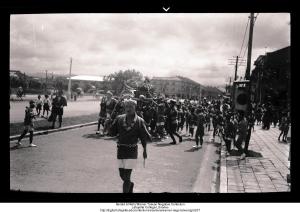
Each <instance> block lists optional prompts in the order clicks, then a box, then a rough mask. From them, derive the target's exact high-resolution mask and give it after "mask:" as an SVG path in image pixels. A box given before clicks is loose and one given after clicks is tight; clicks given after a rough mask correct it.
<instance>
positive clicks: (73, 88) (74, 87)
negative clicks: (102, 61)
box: [72, 83, 79, 92]
mask: <svg viewBox="0 0 300 212" xmlns="http://www.w3.org/2000/svg"><path fill="white" fill-rule="evenodd" d="M78 87H79V84H78V83H74V84H72V91H73V92H75V91H76V89H77V88H78Z"/></svg>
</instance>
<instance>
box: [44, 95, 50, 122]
mask: <svg viewBox="0 0 300 212" xmlns="http://www.w3.org/2000/svg"><path fill="white" fill-rule="evenodd" d="M50 105H51V101H50V99H49V96H48V95H47V94H46V95H45V99H44V100H43V115H42V117H44V115H45V111H46V112H47V116H46V117H47V118H48V114H49V110H50Z"/></svg>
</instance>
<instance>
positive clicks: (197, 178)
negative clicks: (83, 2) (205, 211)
mask: <svg viewBox="0 0 300 212" xmlns="http://www.w3.org/2000/svg"><path fill="white" fill-rule="evenodd" d="M165 10H168V8H165ZM9 37H10V40H9V76H10V84H9V85H10V89H9V94H10V95H9V134H10V135H9V136H10V138H9V142H10V143H9V145H10V149H9V158H10V159H9V166H10V171H9V172H10V173H9V175H10V179H9V182H10V191H14V192H16V191H17V192H33V193H38V192H47V193H59V194H60V193H72V194H73V193H88V194H95V193H97V194H98V193H114V194H115V193H122V194H123V193H278V192H287V193H290V192H291V187H292V186H293V185H291V184H292V183H291V177H290V176H291V172H290V161H291V160H290V159H291V156H290V155H291V148H290V146H291V111H290V108H291V88H290V85H291V83H290V81H291V67H290V64H291V63H290V60H291V59H290V51H291V14H290V13H264V12H262V13H258V12H257V13H250V12H249V13H167V12H165V13H49V14H47V13H45V14H11V15H10V35H9ZM283 195H284V194H283Z"/></svg>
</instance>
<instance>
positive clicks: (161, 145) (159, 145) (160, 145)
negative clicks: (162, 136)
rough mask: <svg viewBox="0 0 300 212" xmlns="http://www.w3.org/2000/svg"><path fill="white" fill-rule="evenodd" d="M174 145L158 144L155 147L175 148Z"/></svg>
mask: <svg viewBox="0 0 300 212" xmlns="http://www.w3.org/2000/svg"><path fill="white" fill-rule="evenodd" d="M173 145H174V144H169V143H162V144H156V145H154V146H155V147H166V146H173Z"/></svg>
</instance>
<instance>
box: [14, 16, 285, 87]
mask: <svg viewBox="0 0 300 212" xmlns="http://www.w3.org/2000/svg"><path fill="white" fill-rule="evenodd" d="M248 16H249V14H246V13H240V14H222V13H218V14H209V13H207V14H200V13H197V14H196V13H195V14H180V13H179V14H177V13H174V14H172V13H169V14H35V15H12V16H11V35H10V36H11V37H10V38H11V39H10V68H11V69H17V70H24V71H26V72H28V73H30V72H31V73H32V72H40V71H43V70H45V69H47V70H49V71H51V70H53V71H55V72H61V73H68V69H69V61H70V57H72V58H73V66H72V72H73V73H77V74H83V73H85V74H95V75H99V74H102V75H107V74H110V73H112V72H115V71H118V70H124V69H128V68H131V69H136V70H139V71H141V72H142V73H143V75H144V76H170V75H172V76H173V75H182V76H186V77H190V78H191V79H193V80H195V81H198V82H200V83H202V84H211V83H223V82H224V81H225V79H228V77H229V76H232V75H233V73H234V71H233V70H234V67H233V66H229V65H228V59H229V58H232V57H233V56H237V55H238V54H239V52H240V48H241V44H242V40H243V35H244V32H245V28H246V24H247V21H248ZM289 21H290V16H289V14H287V13H285V14H281V13H276V14H265V13H260V14H259V16H258V18H257V21H256V23H255V26H254V39H253V51H252V52H253V55H252V63H253V62H254V60H255V59H256V58H257V57H258V55H260V54H264V52H265V50H266V49H265V47H267V51H273V50H277V49H279V48H283V47H285V46H288V45H290V26H289V25H288V23H289ZM246 40H247V36H246V39H245V42H246ZM246 56H247V55H246ZM246 56H245V57H246ZM240 72H242V69H241V70H240Z"/></svg>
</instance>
